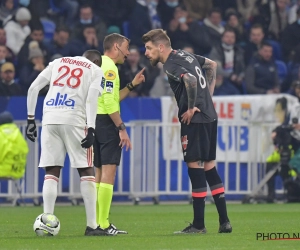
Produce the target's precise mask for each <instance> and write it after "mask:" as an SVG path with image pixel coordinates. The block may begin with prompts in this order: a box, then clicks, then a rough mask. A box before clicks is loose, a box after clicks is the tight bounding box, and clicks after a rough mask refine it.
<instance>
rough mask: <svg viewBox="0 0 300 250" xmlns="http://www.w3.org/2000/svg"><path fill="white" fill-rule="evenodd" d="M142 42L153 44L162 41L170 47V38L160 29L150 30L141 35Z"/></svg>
mask: <svg viewBox="0 0 300 250" xmlns="http://www.w3.org/2000/svg"><path fill="white" fill-rule="evenodd" d="M142 41H143V43H147V42H152V43H154V44H155V45H158V43H159V42H162V43H164V44H165V45H166V46H167V47H171V41H170V38H169V37H168V35H167V32H166V31H164V30H162V29H154V30H150V31H149V32H147V33H146V34H144V35H143V37H142Z"/></svg>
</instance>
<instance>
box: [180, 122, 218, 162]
mask: <svg viewBox="0 0 300 250" xmlns="http://www.w3.org/2000/svg"><path fill="white" fill-rule="evenodd" d="M217 131H218V121H217V120H215V121H213V122H210V123H190V124H189V125H187V124H183V123H181V145H182V150H183V157H184V161H185V162H196V161H212V160H215V159H216V149H217V148H216V147H217Z"/></svg>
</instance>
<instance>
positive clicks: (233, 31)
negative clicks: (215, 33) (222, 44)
mask: <svg viewBox="0 0 300 250" xmlns="http://www.w3.org/2000/svg"><path fill="white" fill-rule="evenodd" d="M226 32H231V33H234V35H236V33H235V30H234V29H233V28H231V27H227V28H226V29H225V30H224V32H223V33H222V37H223V36H224V35H225V33H226Z"/></svg>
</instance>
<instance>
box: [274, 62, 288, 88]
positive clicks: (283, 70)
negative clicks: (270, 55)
mask: <svg viewBox="0 0 300 250" xmlns="http://www.w3.org/2000/svg"><path fill="white" fill-rule="evenodd" d="M275 63H276V66H277V71H278V77H279V82H280V83H282V82H283V81H284V80H285V78H286V77H287V74H288V69H287V66H286V64H285V62H283V61H280V60H275Z"/></svg>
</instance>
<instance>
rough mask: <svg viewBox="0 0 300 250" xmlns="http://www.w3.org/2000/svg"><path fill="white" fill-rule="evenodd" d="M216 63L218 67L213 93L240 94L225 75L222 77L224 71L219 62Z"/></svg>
mask: <svg viewBox="0 0 300 250" xmlns="http://www.w3.org/2000/svg"><path fill="white" fill-rule="evenodd" d="M217 64H218V67H217V72H216V86H215V89H214V94H213V95H214V96H220V95H240V94H241V93H240V91H239V90H238V89H237V88H236V87H235V86H234V85H233V84H232V83H231V82H230V80H229V79H228V78H227V77H224V71H223V69H222V66H221V63H220V62H217Z"/></svg>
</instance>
